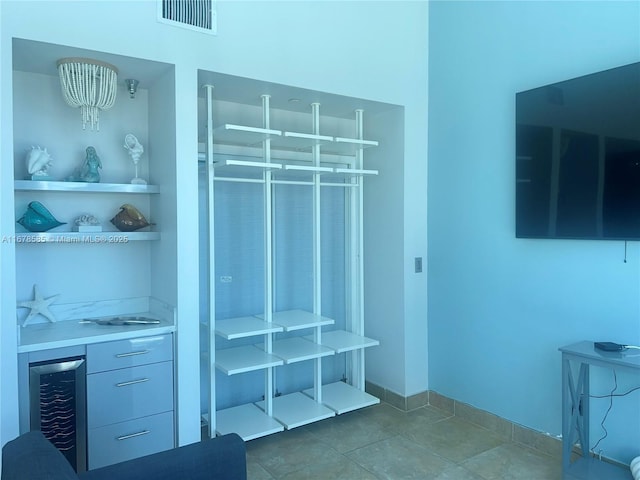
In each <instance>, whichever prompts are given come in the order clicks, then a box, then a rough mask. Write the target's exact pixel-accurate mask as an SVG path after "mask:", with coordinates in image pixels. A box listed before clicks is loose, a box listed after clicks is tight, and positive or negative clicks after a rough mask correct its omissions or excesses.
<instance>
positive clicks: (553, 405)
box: [428, 1, 640, 461]
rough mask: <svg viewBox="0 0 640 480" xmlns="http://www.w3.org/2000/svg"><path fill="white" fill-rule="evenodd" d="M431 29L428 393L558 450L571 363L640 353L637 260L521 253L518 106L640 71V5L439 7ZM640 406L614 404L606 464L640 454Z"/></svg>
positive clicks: (617, 251) (568, 246)
mask: <svg viewBox="0 0 640 480" xmlns="http://www.w3.org/2000/svg"><path fill="white" fill-rule="evenodd" d="M429 17H430V24H429V45H430V48H429V55H430V58H429V118H430V120H429V172H428V175H429V181H428V202H429V207H428V222H429V223H428V248H429V262H428V275H429V287H428V294H429V306H428V315H429V342H428V345H429V365H430V369H429V381H430V389H432V390H435V391H438V392H440V393H442V394H444V395H447V396H449V397H452V398H454V399H457V400H459V401H462V402H465V403H468V404H471V405H474V406H476V407H478V408H481V409H484V410H488V411H490V412H492V413H495V414H497V415H499V416H502V417H505V418H507V419H509V420H511V421H514V422H517V423H520V424H523V425H525V426H527V427H530V428H533V429H536V430H539V431H543V432H549V433H551V434H553V435H558V434H559V433H560V432H561V415H560V407H561V403H560V395H561V389H560V381H561V377H560V354H559V352H558V350H557V349H558V347H560V346H562V345H566V344H569V343H572V342H576V341H580V340H588V339H606V340H611V341H618V342H621V343H629V344H639V343H640V258H639V254H640V252H639V249H638V245H637V243H630V244H629V245H628V252H627V263H624V262H623V259H624V244H623V243H622V242H610V241H559V240H525V239H516V238H515V233H514V232H515V229H514V225H515V218H514V210H515V182H514V178H515V171H514V167H515V149H514V137H515V135H514V132H515V121H514V118H515V93H516V92H517V91H521V90H526V89H529V88H533V87H536V86H541V85H545V84H548V83H551V82H554V81H560V80H564V79H568V78H572V77H575V76H579V75H583V74H588V73H592V72H596V71H599V70H603V69H607V68H611V67H615V66H619V65H622V64H626V63H631V62H636V61H639V60H640V2H637V1H633V2H614V1H605V2H507V1H504V2H484V1H480V2H432V3H431V4H430V12H429ZM596 377H597V382H595V386H594V389H595V390H597V392H598V393H608V392H609V391H610V389H611V387H612V381H613V379H612V377H611V374H610V373H606V372H599V375H596ZM619 381H620V383H621V386H620V391H622V390H623V389H624V386H623V385H622V384H623V383H625V382H626V383H627V384H629V385H632V384H634V382H635V384H636V385H637V384H638V383H639V381H640V380H638V379H637V378H636V379H635V380H634V381H633V380H629V379H626V380H624V379H622V378H621V376H619ZM602 402H603V401H600V402H594V411H593V416H594V417H595V418H597V422H596V424H594V426H593V428H594V434H593V439H594V441H595V440H597V438H598V437H599V433H600V429H599V426H598V425H597V424H598V423H599V422H600V420H601V419H602V416H603V415H604V408H605V407H606V405H603V404H602ZM639 403H640V392H635V393H634V394H632V395H631V396H629V397H627V398H625V399H616V400H614V407H613V410H612V412H611V414H610V416H609V419H608V420H607V426H608V427H609V437H608V438H607V439H606V440H604V441H603V442H602V443H601V445H600V448H602V449H603V450H604V454H605V455H609V456H613V457H614V458H618V459H621V460H624V461H628V460H629V459H630V457H631V455H632V454H633V451H634V447H633V446H634V445H635V450H636V451H635V455H638V454H639V453H640V452H638V451H637V448H638V447H637V445H638V444H640V413H639V412H638V408H637V406H638V404H639ZM607 405H608V403H607Z"/></svg>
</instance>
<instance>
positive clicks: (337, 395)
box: [303, 382, 380, 415]
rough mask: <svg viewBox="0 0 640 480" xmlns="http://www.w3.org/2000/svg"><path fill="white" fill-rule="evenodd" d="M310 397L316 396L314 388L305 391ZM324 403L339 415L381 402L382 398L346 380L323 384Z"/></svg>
mask: <svg viewBox="0 0 640 480" xmlns="http://www.w3.org/2000/svg"><path fill="white" fill-rule="evenodd" d="M303 393H304V394H305V395H307V396H308V397H310V398H313V396H314V389H313V388H309V389H307V390H305V391H304V392H303ZM322 403H323V404H324V405H326V406H327V407H329V408H330V409H331V410H333V411H335V412H336V413H337V414H338V415H342V414H343V413H347V412H350V411H352V410H357V409H359V408H364V407H369V406H371V405H376V404H378V403H380V400H379V399H378V398H376V397H374V396H373V395H369V394H368V393H366V392H363V391H362V390H360V389H358V388H356V387H354V386H352V385H349V384H348V383H345V382H335V383H330V384H327V385H323V386H322Z"/></svg>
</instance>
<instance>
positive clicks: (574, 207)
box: [515, 62, 640, 240]
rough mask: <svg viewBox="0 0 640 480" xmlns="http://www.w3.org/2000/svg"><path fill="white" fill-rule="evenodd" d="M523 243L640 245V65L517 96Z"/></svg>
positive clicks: (519, 211) (519, 231)
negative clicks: (597, 241) (573, 241)
mask: <svg viewBox="0 0 640 480" xmlns="http://www.w3.org/2000/svg"><path fill="white" fill-rule="evenodd" d="M515 170H516V237H521V238H566V239H611V240H614V239H618V240H640V62H638V63H634V64H630V65H624V66H621V67H617V68H613V69H610V70H606V71H602V72H598V73H594V74H590V75H585V76H583V77H579V78H574V79H571V80H567V81H563V82H558V83H554V84H550V85H545V86H543V87H540V88H535V89H532V90H527V91H523V92H518V93H517V94H516V168H515Z"/></svg>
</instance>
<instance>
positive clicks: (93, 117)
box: [57, 58, 118, 130]
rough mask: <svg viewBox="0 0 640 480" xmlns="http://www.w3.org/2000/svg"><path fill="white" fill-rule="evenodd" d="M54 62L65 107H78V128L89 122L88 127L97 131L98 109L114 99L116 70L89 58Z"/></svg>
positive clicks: (107, 64) (109, 65)
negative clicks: (79, 118)
mask: <svg viewBox="0 0 640 480" xmlns="http://www.w3.org/2000/svg"><path fill="white" fill-rule="evenodd" d="M57 65H58V73H59V74H60V85H61V87H62V95H63V96H64V99H65V101H66V102H67V104H68V105H69V106H71V107H80V109H81V111H82V128H83V129H84V128H85V127H86V126H87V123H89V122H90V123H91V130H93V129H94V127H95V128H96V129H97V130H100V117H99V114H100V110H107V109H109V108H111V107H112V106H113V104H114V103H115V101H116V92H117V88H116V87H117V82H118V69H117V68H116V67H114V66H113V65H111V64H109V63H105V62H101V61H98V60H92V59H89V58H62V59H60V60H58V62H57Z"/></svg>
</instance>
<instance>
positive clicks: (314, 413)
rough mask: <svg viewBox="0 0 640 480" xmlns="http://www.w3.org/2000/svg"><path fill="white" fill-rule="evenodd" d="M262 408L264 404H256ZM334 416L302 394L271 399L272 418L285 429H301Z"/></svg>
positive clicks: (326, 408)
mask: <svg viewBox="0 0 640 480" xmlns="http://www.w3.org/2000/svg"><path fill="white" fill-rule="evenodd" d="M257 405H258V406H259V407H260V408H263V407H264V402H259V403H258V404H257ZM333 416H335V412H334V411H333V410H331V409H330V408H328V407H326V406H325V405H322V404H320V403H318V402H316V401H315V400H313V399H312V398H309V397H308V396H307V395H305V394H303V393H302V392H296V393H291V394H289V395H282V396H279V397H275V398H274V399H273V417H274V418H275V419H276V420H278V421H279V422H280V423H282V424H283V425H284V426H285V427H286V428H287V429H292V428H296V427H301V426H303V425H307V424H309V423H313V422H318V421H320V420H324V419H325V418H330V417H333Z"/></svg>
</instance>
